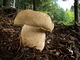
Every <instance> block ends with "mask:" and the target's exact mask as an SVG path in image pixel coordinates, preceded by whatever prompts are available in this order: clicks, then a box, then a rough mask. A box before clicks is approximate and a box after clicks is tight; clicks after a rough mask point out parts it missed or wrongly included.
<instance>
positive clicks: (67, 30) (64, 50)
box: [0, 9, 80, 60]
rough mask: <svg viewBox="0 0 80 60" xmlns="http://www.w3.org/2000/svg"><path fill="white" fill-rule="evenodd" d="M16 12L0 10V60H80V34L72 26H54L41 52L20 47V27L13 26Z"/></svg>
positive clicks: (47, 33) (13, 10)
mask: <svg viewBox="0 0 80 60" xmlns="http://www.w3.org/2000/svg"><path fill="white" fill-rule="evenodd" d="M18 11H19V10H16V9H0V60H80V32H76V31H75V28H74V26H64V25H59V24H55V28H54V30H53V32H52V33H49V32H46V45H45V48H44V50H43V51H42V52H40V51H39V50H36V49H35V48H30V47H27V46H26V47H23V46H20V39H21V37H20V32H21V28H22V26H16V25H14V24H13V21H14V18H15V16H16V14H17V13H18Z"/></svg>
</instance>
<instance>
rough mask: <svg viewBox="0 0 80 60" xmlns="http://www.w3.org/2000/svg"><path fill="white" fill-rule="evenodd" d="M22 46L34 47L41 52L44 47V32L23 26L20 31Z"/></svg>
mask: <svg viewBox="0 0 80 60" xmlns="http://www.w3.org/2000/svg"><path fill="white" fill-rule="evenodd" d="M21 37H22V40H21V43H22V45H23V46H29V47H35V48H36V49H38V50H40V51H42V50H43V48H44V46H45V32H43V31H41V30H40V29H39V28H37V27H33V26H29V25H24V26H23V27H22V31H21Z"/></svg>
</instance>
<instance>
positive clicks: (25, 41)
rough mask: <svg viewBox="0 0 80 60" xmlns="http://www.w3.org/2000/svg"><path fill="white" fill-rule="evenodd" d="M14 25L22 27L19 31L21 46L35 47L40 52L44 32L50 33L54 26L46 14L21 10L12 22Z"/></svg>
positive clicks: (42, 46)
mask: <svg viewBox="0 0 80 60" xmlns="http://www.w3.org/2000/svg"><path fill="white" fill-rule="evenodd" d="M14 24H16V25H21V24H22V25H24V26H23V27H22V31H21V38H22V39H21V43H22V45H23V46H29V47H35V48H36V49H38V50H40V51H42V50H43V49H44V46H45V39H46V37H45V36H46V34H45V31H48V32H52V30H53V28H54V24H53V23H52V21H51V18H50V16H49V15H47V14H46V13H42V12H39V11H33V10H22V11H21V12H19V13H18V14H17V16H16V18H15V20H14Z"/></svg>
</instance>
